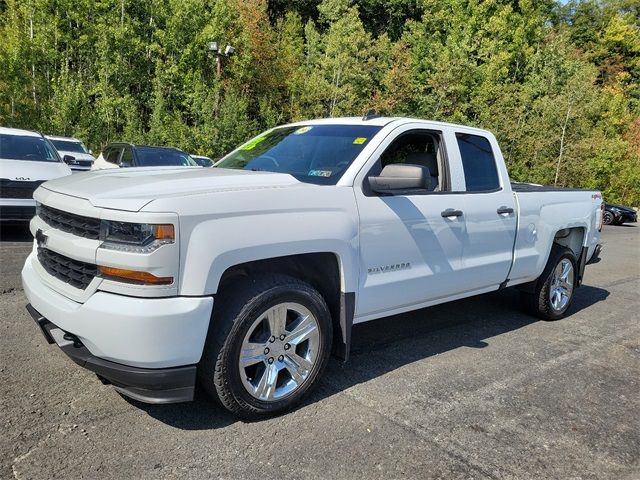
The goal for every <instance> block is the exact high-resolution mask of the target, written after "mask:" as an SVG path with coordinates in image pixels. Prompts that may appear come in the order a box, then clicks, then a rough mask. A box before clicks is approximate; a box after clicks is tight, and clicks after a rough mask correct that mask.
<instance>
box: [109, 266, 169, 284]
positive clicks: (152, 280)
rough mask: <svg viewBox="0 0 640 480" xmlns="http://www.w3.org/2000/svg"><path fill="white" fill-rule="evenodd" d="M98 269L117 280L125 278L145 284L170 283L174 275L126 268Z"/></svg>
mask: <svg viewBox="0 0 640 480" xmlns="http://www.w3.org/2000/svg"><path fill="white" fill-rule="evenodd" d="M98 270H99V271H100V274H101V275H102V276H103V277H109V278H113V279H116V280H125V281H128V282H133V283H140V284H143V285H170V284H171V283H173V277H156V276H155V275H153V274H152V273H149V272H138V271H136V270H127V269H124V268H115V267H104V266H102V265H99V266H98Z"/></svg>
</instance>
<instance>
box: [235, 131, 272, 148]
mask: <svg viewBox="0 0 640 480" xmlns="http://www.w3.org/2000/svg"><path fill="white" fill-rule="evenodd" d="M265 138H267V136H266V135H261V136H259V137H256V138H254V139H253V140H251V141H249V142H248V143H246V144H245V145H243V146H241V147H240V150H253V149H254V148H256V145H258V144H259V143H260V142H262V141H263V140H264V139H265Z"/></svg>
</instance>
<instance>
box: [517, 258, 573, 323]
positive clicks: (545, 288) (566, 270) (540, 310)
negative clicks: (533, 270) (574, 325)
mask: <svg viewBox="0 0 640 480" xmlns="http://www.w3.org/2000/svg"><path fill="white" fill-rule="evenodd" d="M576 265H577V262H576V257H575V255H574V253H573V252H572V251H571V250H570V249H568V248H566V247H562V246H560V245H554V246H553V247H552V249H551V255H550V256H549V260H548V262H547V266H546V267H545V269H544V271H543V272H542V275H540V277H539V278H538V280H537V281H536V284H535V289H534V291H533V293H528V292H523V293H522V300H523V304H524V307H525V309H526V310H527V312H528V313H530V314H532V315H534V316H537V317H539V318H544V319H546V320H558V319H560V318H562V317H564V315H565V313H566V311H567V310H568V309H569V307H570V306H571V302H572V301H573V293H574V290H575V287H576V278H577V273H576Z"/></svg>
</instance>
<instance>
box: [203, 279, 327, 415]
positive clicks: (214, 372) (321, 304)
mask: <svg viewBox="0 0 640 480" xmlns="http://www.w3.org/2000/svg"><path fill="white" fill-rule="evenodd" d="M218 298H220V300H219V306H218V305H217V306H216V307H215V308H214V311H215V312H216V313H215V314H214V318H213V322H212V325H211V327H210V331H209V335H208V338H207V344H206V346H205V351H204V354H203V358H202V361H201V362H200V365H199V369H198V370H199V371H198V373H199V378H200V382H201V384H202V385H203V386H204V388H205V389H206V390H207V392H208V393H209V394H211V395H212V396H214V397H217V398H218V399H219V400H220V402H221V403H222V405H224V406H225V407H226V408H227V409H228V410H230V411H231V412H233V413H235V414H236V415H238V416H240V417H244V418H248V419H256V418H260V417H264V416H268V415H273V414H277V413H281V412H284V411H286V410H288V409H291V408H292V407H294V406H295V405H296V404H298V403H299V402H300V401H301V400H302V399H303V398H304V396H305V395H306V394H308V393H309V391H310V390H311V389H312V388H313V387H314V386H315V384H316V383H317V380H318V379H319V377H320V375H321V374H322V371H323V370H324V367H325V366H326V363H327V361H328V358H329V352H330V351H331V339H332V324H331V316H330V314H329V309H328V308H327V305H326V303H325V301H324V299H323V298H322V296H321V295H320V294H319V293H318V292H317V291H316V290H315V289H313V288H312V287H311V286H310V285H308V284H307V283H305V282H302V281H300V280H297V279H294V278H291V277H287V276H283V275H258V276H254V277H253V278H251V279H247V280H244V281H242V282H240V283H236V284H235V285H233V286H232V288H227V289H225V290H223V291H222V292H220V294H219V295H218Z"/></svg>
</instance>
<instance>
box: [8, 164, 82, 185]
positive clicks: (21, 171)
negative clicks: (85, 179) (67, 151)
mask: <svg viewBox="0 0 640 480" xmlns="http://www.w3.org/2000/svg"><path fill="white" fill-rule="evenodd" d="M65 175H71V170H70V169H69V167H68V166H67V164H66V163H62V162H38V161H31V160H5V159H2V158H0V178H8V179H9V180H19V181H23V182H36V181H41V180H51V179H53V178H59V177H62V176H65Z"/></svg>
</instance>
